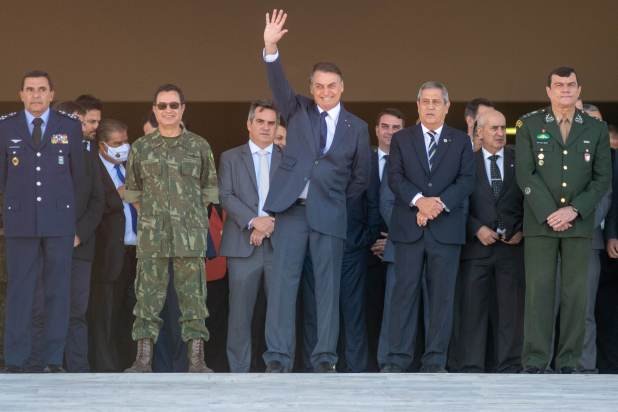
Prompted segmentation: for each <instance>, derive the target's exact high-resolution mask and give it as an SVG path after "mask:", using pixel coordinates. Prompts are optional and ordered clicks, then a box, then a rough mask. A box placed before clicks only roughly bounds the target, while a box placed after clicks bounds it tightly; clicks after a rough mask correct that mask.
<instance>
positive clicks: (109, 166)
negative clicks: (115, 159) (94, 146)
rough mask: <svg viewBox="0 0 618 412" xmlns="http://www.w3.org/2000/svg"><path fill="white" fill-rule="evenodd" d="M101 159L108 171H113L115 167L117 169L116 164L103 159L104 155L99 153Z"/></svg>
mask: <svg viewBox="0 0 618 412" xmlns="http://www.w3.org/2000/svg"><path fill="white" fill-rule="evenodd" d="M99 158H100V159H101V161H102V162H103V164H104V165H105V167H106V168H107V169H108V170H111V169H113V168H114V167H116V163H112V162H110V161H109V160H107V159H106V158H105V157H103V155H102V154H101V153H100V152H99ZM120 166H121V167H122V164H120Z"/></svg>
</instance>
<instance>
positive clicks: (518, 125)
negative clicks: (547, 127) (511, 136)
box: [515, 109, 545, 129]
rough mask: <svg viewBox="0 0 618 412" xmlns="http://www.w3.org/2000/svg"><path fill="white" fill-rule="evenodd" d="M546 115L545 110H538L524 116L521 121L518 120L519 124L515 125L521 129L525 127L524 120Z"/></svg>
mask: <svg viewBox="0 0 618 412" xmlns="http://www.w3.org/2000/svg"><path fill="white" fill-rule="evenodd" d="M544 113H545V109H538V110H534V111H531V112H530V113H526V114H524V115H523V116H521V117H520V118H519V120H517V122H516V123H515V127H516V128H518V129H519V128H520V127H522V126H523V125H524V120H526V119H528V118H530V117H532V116H536V115H539V114H544Z"/></svg>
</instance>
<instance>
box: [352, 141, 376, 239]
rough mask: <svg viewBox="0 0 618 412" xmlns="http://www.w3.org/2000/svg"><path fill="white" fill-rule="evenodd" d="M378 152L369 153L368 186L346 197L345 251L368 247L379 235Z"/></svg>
mask: <svg viewBox="0 0 618 412" xmlns="http://www.w3.org/2000/svg"><path fill="white" fill-rule="evenodd" d="M377 158H378V154H377V152H376V150H372V153H371V168H370V172H369V186H368V187H367V190H365V191H364V192H363V193H362V194H361V195H360V196H356V197H353V198H348V201H347V209H348V210H347V214H348V234H347V239H346V245H345V248H346V251H352V250H358V249H366V248H369V247H370V246H371V245H372V244H373V243H374V242H375V241H376V239H377V238H378V236H379V235H380V229H383V225H384V221H383V220H382V217H381V216H380V194H379V192H380V175H379V171H378V166H377V164H378V160H377Z"/></svg>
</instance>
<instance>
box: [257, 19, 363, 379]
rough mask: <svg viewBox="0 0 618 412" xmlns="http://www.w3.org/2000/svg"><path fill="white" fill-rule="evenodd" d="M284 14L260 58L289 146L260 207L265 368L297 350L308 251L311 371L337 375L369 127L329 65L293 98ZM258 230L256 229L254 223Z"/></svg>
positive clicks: (285, 363) (279, 365) (267, 34)
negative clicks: (354, 211) (265, 235)
mask: <svg viewBox="0 0 618 412" xmlns="http://www.w3.org/2000/svg"><path fill="white" fill-rule="evenodd" d="M286 17H287V15H286V14H285V13H283V11H282V10H279V11H277V10H274V11H273V15H272V19H271V16H270V15H269V14H267V15H266V28H265V30H264V46H265V48H264V59H265V61H266V69H267V73H268V81H269V85H270V88H271V90H272V93H273V97H274V100H275V105H276V106H277V108H278V109H279V111H280V112H281V114H282V117H283V118H284V120H285V122H286V124H287V125H288V134H287V145H286V148H285V151H284V154H283V157H282V159H281V163H280V165H279V168H278V169H277V171H276V172H275V175H274V176H273V178H272V182H271V186H272V187H276V188H277V190H276V191H270V192H269V193H268V198H267V199H266V204H265V206H264V210H265V211H266V212H268V213H271V214H274V215H275V216H276V221H277V225H276V228H275V231H274V235H273V239H272V243H273V248H274V256H273V282H272V284H271V285H270V291H269V299H268V306H267V313H266V345H267V348H268V349H267V351H266V352H265V354H264V360H265V361H266V363H267V369H266V370H267V372H284V371H289V370H290V368H291V365H292V360H293V359H292V358H293V353H294V335H295V333H294V332H295V313H296V293H297V290H298V284H299V281H300V276H301V271H302V266H303V262H304V260H305V256H306V255H307V254H309V256H310V257H311V261H312V264H313V269H314V274H315V297H316V299H315V300H316V307H317V342H316V345H315V348H314V350H313V353H312V356H311V363H312V364H313V369H314V370H315V371H316V372H334V371H335V364H336V362H337V353H336V346H337V339H338V336H339V284H340V278H341V262H342V256H343V250H344V246H345V240H346V232H347V213H346V202H347V199H348V198H355V197H357V196H359V195H360V194H361V193H362V192H363V191H364V190H365V189H366V188H367V185H368V182H369V178H368V176H369V155H370V149H369V132H368V130H367V124H366V123H365V122H363V121H362V120H361V119H359V118H358V117H356V116H354V115H352V114H351V113H349V112H348V111H346V110H345V109H344V108H343V106H342V104H341V102H340V99H341V94H342V93H343V79H342V75H341V71H340V70H339V68H338V67H337V66H336V65H334V64H332V63H318V64H316V65H315V66H314V69H313V72H312V74H311V85H310V91H311V94H312V96H313V99H310V98H307V97H304V96H300V95H296V94H295V93H294V91H293V90H292V88H291V87H290V85H289V84H288V81H287V79H286V77H285V75H284V73H283V68H282V66H281V62H280V58H279V53H278V50H277V42H278V41H279V40H280V39H281V38H282V37H283V35H285V33H287V30H286V29H284V28H283V26H284V24H285V20H286ZM258 229H259V228H258Z"/></svg>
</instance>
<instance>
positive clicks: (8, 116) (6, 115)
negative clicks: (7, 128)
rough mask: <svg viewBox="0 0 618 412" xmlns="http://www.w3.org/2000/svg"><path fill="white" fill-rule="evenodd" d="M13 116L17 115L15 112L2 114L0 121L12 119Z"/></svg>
mask: <svg viewBox="0 0 618 412" xmlns="http://www.w3.org/2000/svg"><path fill="white" fill-rule="evenodd" d="M15 115H17V112H12V113H7V114H3V115H2V116H0V121H2V120H6V119H10V118H11V117H14V116H15Z"/></svg>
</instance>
